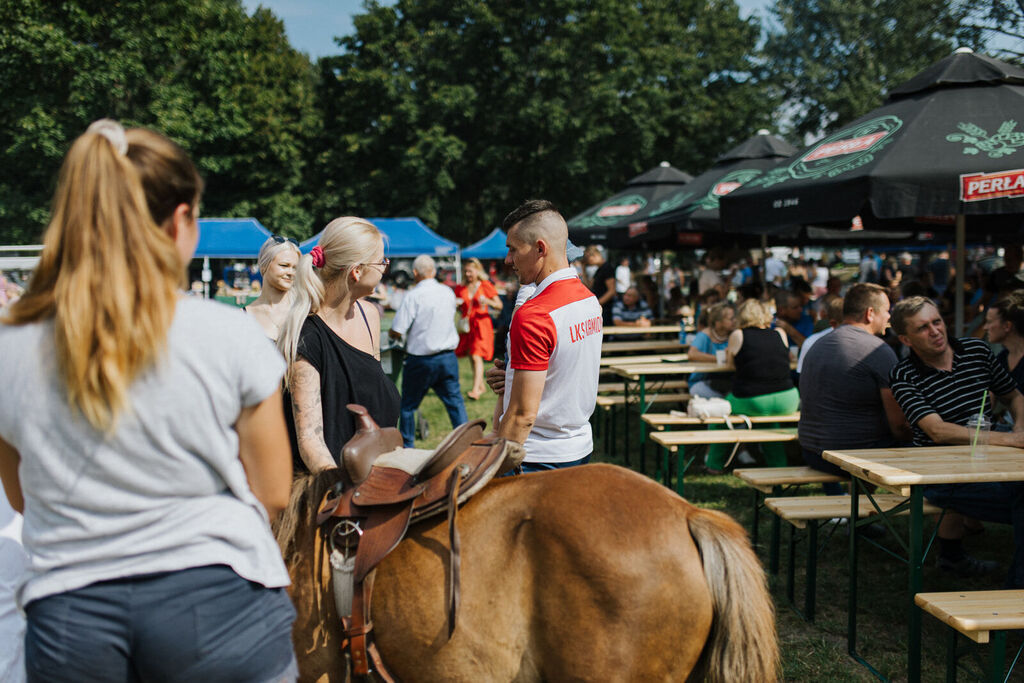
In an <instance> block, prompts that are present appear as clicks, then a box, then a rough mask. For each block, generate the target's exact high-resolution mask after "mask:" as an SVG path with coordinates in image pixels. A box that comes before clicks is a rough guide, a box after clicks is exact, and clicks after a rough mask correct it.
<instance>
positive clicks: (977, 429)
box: [967, 415, 992, 458]
mask: <svg viewBox="0 0 1024 683" xmlns="http://www.w3.org/2000/svg"><path fill="white" fill-rule="evenodd" d="M967 435H968V438H969V439H970V441H969V443H970V444H971V455H972V456H973V457H975V458H984V457H986V456H987V455H988V447H989V440H990V437H991V435H992V423H991V421H989V419H988V418H987V417H985V416H984V415H982V416H978V415H972V416H971V417H970V419H968V420H967Z"/></svg>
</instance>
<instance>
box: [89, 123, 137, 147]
mask: <svg viewBox="0 0 1024 683" xmlns="http://www.w3.org/2000/svg"><path fill="white" fill-rule="evenodd" d="M85 132H86V133H96V134H97V135H102V136H103V137H105V138H106V139H107V140H108V141H109V142H110V144H112V145H113V146H114V149H116V150H117V153H118V154H120V155H121V156H124V155H126V154H128V138H127V136H125V134H124V127H123V126H121V124H120V123H118V122H117V121H115V120H114V119H99V120H97V121H93V122H92V123H91V124H89V127H88V128H87V129H86V130H85Z"/></svg>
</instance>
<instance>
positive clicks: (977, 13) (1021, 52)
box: [961, 0, 1024, 64]
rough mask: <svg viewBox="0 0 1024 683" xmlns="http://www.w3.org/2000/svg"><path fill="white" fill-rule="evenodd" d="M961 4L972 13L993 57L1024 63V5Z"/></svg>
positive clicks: (1013, 0)
mask: <svg viewBox="0 0 1024 683" xmlns="http://www.w3.org/2000/svg"><path fill="white" fill-rule="evenodd" d="M961 2H963V3H964V4H966V5H967V7H968V9H969V10H970V25H971V26H973V27H975V28H977V29H978V30H979V31H981V32H982V34H983V35H984V36H985V38H986V44H985V48H986V50H987V51H988V52H989V53H990V54H992V55H995V56H996V57H998V58H999V59H1003V60H1006V61H1010V62H1016V63H1018V64H1020V63H1022V62H1024V2H1020V1H1019V0H990V2H983V3H970V2H967V0H961Z"/></svg>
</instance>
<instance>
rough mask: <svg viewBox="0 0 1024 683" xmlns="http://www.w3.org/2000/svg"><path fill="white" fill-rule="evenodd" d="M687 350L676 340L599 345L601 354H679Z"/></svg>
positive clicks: (684, 345)
mask: <svg viewBox="0 0 1024 683" xmlns="http://www.w3.org/2000/svg"><path fill="white" fill-rule="evenodd" d="M687 348H689V347H688V346H687V345H686V344H680V343H679V340H678V339H645V340H637V341H606V342H604V343H603V344H601V353H602V354H605V353H616V352H619V353H635V352H637V351H674V352H676V353H681V352H683V351H685V350H686V349H687Z"/></svg>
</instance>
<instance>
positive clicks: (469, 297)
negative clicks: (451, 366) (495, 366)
mask: <svg viewBox="0 0 1024 683" xmlns="http://www.w3.org/2000/svg"><path fill="white" fill-rule="evenodd" d="M462 276H463V283H462V284H461V285H457V286H456V287H455V301H456V303H458V304H459V310H460V311H461V312H462V316H463V317H464V318H466V319H467V320H469V331H468V332H466V333H463V334H460V335H459V347H458V348H457V349H455V355H456V356H459V357H460V358H461V357H463V356H469V357H470V358H472V359H473V388H472V390H470V391H468V392H466V396H468V397H469V398H471V399H472V400H474V401H475V400H477V399H479V398H480V397H481V396H482V395H483V393H484V392H485V391H487V385H486V384H485V383H484V361H489V360H491V359H492V358H494V322H493V321H492V320H491V314H490V312H489V311H488V310H487V307H488V306H490V307H491V308H493V309H495V310H496V311H500V310H501V308H502V303H501V297H500V296H498V291H497V290H496V289H494V285H492V284H491V281H490V280H488V279H486V278H485V277H484V266H483V264H482V263H480V261H479V259H475V258H471V259H468V260H467V261H466V262H465V263H463V264H462Z"/></svg>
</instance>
